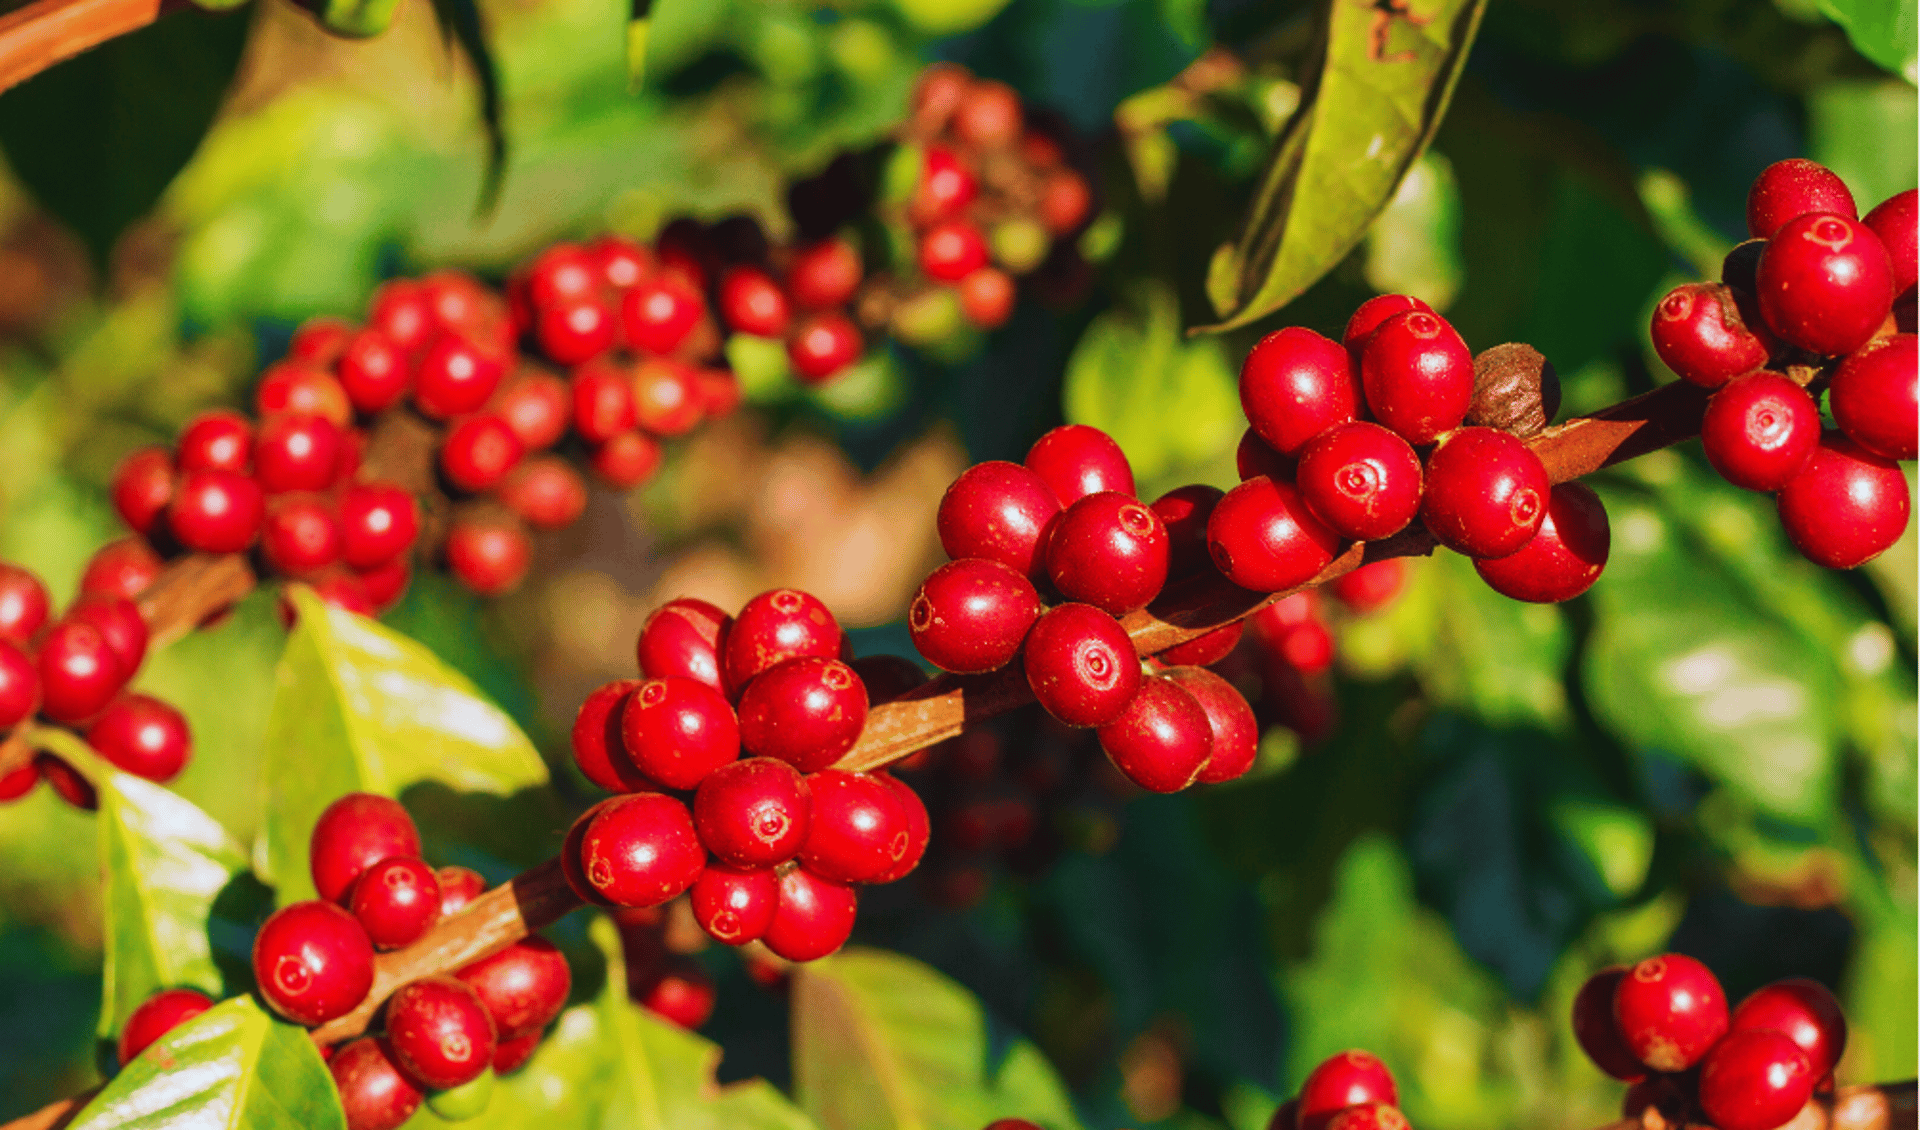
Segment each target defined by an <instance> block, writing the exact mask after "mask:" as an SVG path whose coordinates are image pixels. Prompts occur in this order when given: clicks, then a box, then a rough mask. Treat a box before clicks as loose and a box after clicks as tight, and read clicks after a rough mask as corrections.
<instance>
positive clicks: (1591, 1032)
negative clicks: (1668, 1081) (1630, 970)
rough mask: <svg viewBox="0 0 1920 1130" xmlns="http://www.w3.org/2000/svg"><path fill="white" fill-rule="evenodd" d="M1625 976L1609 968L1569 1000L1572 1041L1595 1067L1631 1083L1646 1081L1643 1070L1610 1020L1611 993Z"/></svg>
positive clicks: (1624, 969) (1621, 970) (1619, 968)
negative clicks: (1571, 1011) (1570, 1002)
mask: <svg viewBox="0 0 1920 1130" xmlns="http://www.w3.org/2000/svg"><path fill="white" fill-rule="evenodd" d="M1626 975H1627V967H1626V966H1624V965H1612V966H1608V967H1607V968H1605V969H1602V970H1601V971H1600V972H1598V973H1595V974H1594V975H1593V976H1591V977H1589V978H1587V980H1586V983H1585V984H1583V985H1581V986H1580V991H1579V992H1578V993H1576V994H1575V995H1574V998H1573V1038H1574V1040H1575V1041H1576V1042H1578V1043H1579V1045H1580V1050H1581V1051H1583V1052H1586V1053H1587V1058H1588V1059H1590V1060H1592V1061H1593V1065H1594V1066H1595V1067H1598V1068H1599V1069H1600V1070H1602V1071H1604V1072H1606V1073H1607V1074H1608V1075H1611V1076H1613V1077H1614V1078H1615V1079H1620V1080H1624V1081H1625V1082H1628V1083H1632V1082H1634V1081H1636V1080H1639V1079H1644V1078H1646V1075H1647V1068H1646V1065H1645V1064H1643V1063H1641V1062H1640V1060H1639V1059H1638V1058H1637V1057H1636V1056H1635V1055H1634V1054H1633V1049H1631V1048H1629V1047H1627V1042H1626V1040H1625V1039H1623V1038H1622V1037H1621V1035H1620V1026H1619V1025H1618V1024H1617V1023H1616V1022H1615V1021H1614V1019H1613V994H1614V991H1615V990H1616V989H1618V988H1619V986H1620V982H1621V980H1622V979H1623V978H1625V977H1626Z"/></svg>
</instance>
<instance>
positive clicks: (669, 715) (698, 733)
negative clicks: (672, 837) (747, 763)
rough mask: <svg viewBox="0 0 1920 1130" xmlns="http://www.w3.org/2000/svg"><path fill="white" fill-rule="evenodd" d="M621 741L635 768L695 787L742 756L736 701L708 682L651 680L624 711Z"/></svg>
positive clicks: (681, 785)
mask: <svg viewBox="0 0 1920 1130" xmlns="http://www.w3.org/2000/svg"><path fill="white" fill-rule="evenodd" d="M620 735H621V744H622V746H623V747H624V748H625V750H626V753H627V757H628V758H629V759H631V760H632V762H633V765H634V767H635V768H637V769H639V771H640V772H641V773H642V774H644V775H646V776H647V777H649V778H651V779H652V780H655V781H658V782H660V783H661V784H662V785H665V786H667V787H668V788H672V789H691V788H694V787H695V786H697V785H699V784H700V782H701V781H702V780H704V779H705V778H706V776H707V774H709V773H711V772H713V771H714V770H715V769H718V768H719V767H721V766H722V765H725V764H727V763H728V762H730V761H734V760H736V759H737V758H739V756H740V727H739V724H738V723H737V722H736V721H735V720H734V715H733V706H732V705H731V704H730V703H728V702H727V700H726V697H725V696H723V695H722V694H721V693H720V692H719V691H717V690H715V689H714V688H713V687H711V686H709V685H707V684H706V683H702V682H699V681H697V680H694V679H683V678H679V677H672V678H665V679H648V680H646V681H645V682H643V683H641V684H640V685H639V686H638V687H636V688H634V690H633V693H632V694H630V695H629V696H627V699H626V704H625V705H624V706H622V707H621V711H620Z"/></svg>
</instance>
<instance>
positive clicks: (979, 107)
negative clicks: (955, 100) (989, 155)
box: [953, 79, 1026, 149]
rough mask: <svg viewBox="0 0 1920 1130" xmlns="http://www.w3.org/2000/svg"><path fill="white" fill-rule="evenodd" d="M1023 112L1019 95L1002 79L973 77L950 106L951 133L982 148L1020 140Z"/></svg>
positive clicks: (994, 147) (1024, 119)
mask: <svg viewBox="0 0 1920 1130" xmlns="http://www.w3.org/2000/svg"><path fill="white" fill-rule="evenodd" d="M1025 126H1026V115H1025V114H1024V112H1023V111H1022V110H1021V108H1020V95H1018V94H1017V93H1015V92H1014V89H1013V88H1012V87H1011V86H1008V85H1007V84H1006V83H1003V82H993V81H991V80H987V79H975V80H973V81H972V82H970V83H968V84H967V87H966V94H965V95H964V96H963V97H962V98H961V99H960V102H959V104H958V105H956V106H955V107H954V108H953V133H954V136H956V137H958V138H959V139H960V140H962V141H964V142H966V143H967V144H969V145H975V146H978V147H980V148H981V149H997V148H1000V147H1002V146H1007V145H1012V144H1013V143H1014V142H1016V141H1018V140H1020V131H1021V130H1022V129H1024V128H1025Z"/></svg>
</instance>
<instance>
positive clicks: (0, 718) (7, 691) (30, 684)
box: [0, 639, 40, 730]
mask: <svg viewBox="0 0 1920 1130" xmlns="http://www.w3.org/2000/svg"><path fill="white" fill-rule="evenodd" d="M39 698H40V672H39V670H38V668H37V667H36V666H35V665H34V661H33V660H32V659H31V658H29V657H28V655H27V653H26V652H24V651H22V650H20V648H18V647H16V646H15V645H14V644H13V643H12V642H11V641H9V640H5V639H0V730H10V729H12V728H13V727H15V726H18V725H19V724H20V723H22V722H24V721H26V720H27V718H28V717H29V716H31V715H32V714H33V708H34V706H35V704H36V703H37V702H38V701H39Z"/></svg>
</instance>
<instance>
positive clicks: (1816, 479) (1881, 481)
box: [1778, 432, 1912, 569]
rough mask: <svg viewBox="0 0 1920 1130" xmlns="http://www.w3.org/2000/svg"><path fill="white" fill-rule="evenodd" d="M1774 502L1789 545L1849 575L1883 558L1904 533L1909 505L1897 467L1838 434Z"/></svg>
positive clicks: (1823, 441)
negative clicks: (1791, 543)
mask: <svg viewBox="0 0 1920 1130" xmlns="http://www.w3.org/2000/svg"><path fill="white" fill-rule="evenodd" d="M1778 502H1779V507H1780V524H1781V526H1783V527H1785V529H1786V531H1787V539H1788V540H1789V541H1791V542H1793V544H1794V547H1795V548H1797V549H1798V550H1799V551H1800V552H1801V553H1804V554H1806V556H1807V558H1808V560H1810V561H1813V562H1814V563H1815V564H1818V565H1824V566H1826V567H1827V568H1829V569H1852V568H1854V567H1856V566H1859V565H1864V564H1866V563H1867V562H1868V561H1871V560H1873V559H1874V558H1875V557H1878V556H1879V555H1880V554H1881V553H1883V552H1885V551H1886V550H1887V548H1888V547H1889V546H1891V545H1892V544H1893V543H1894V542H1896V541H1899V540H1900V535H1901V534H1902V533H1904V532H1905V531H1906V528H1907V514H1908V510H1909V508H1910V507H1911V505H1912V499H1911V498H1910V497H1909V495H1908V491H1907V477H1906V476H1905V475H1903V474H1901V473H1900V468H1899V466H1898V465H1897V464H1895V463H1893V462H1892V461H1891V460H1887V459H1882V458H1880V457H1879V456H1878V455H1875V454H1873V453H1872V452H1870V451H1868V450H1866V449H1865V448H1863V447H1860V446H1859V445H1857V444H1855V443H1854V442H1853V441H1852V440H1850V439H1847V438H1846V437H1845V436H1843V435H1841V434H1840V433H1838V432H1828V433H1827V434H1826V435H1824V436H1822V437H1821V438H1820V446H1819V447H1817V448H1815V449H1814V452H1813V457H1812V458H1811V459H1809V460H1807V466H1806V469H1805V470H1803V471H1801V472H1800V474H1799V476H1798V477H1796V478H1795V479H1794V480H1793V481H1792V482H1790V483H1788V484H1787V485H1786V486H1785V487H1783V488H1781V490H1780V495H1779V498H1778Z"/></svg>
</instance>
